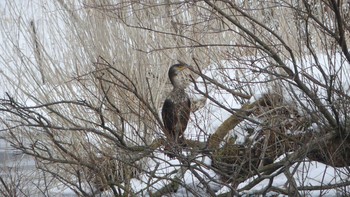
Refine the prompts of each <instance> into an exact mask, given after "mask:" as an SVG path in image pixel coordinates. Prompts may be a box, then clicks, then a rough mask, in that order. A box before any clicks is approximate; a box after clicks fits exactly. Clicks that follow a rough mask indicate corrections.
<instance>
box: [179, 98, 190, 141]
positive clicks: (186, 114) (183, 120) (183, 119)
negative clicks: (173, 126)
mask: <svg viewBox="0 0 350 197" xmlns="http://www.w3.org/2000/svg"><path fill="white" fill-rule="evenodd" d="M177 110H178V112H177V113H178V114H179V115H180V116H179V119H180V120H179V121H180V122H179V124H181V130H180V132H181V133H179V136H182V135H183V133H184V132H185V130H186V127H187V123H188V120H189V119H190V112H191V101H190V99H186V100H185V101H183V102H181V103H180V104H179V107H178V108H177Z"/></svg>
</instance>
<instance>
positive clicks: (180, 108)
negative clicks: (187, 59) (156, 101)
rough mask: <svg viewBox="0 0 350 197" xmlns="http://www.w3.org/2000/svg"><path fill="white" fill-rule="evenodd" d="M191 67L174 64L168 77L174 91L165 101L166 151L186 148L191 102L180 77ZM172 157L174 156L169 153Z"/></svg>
mask: <svg viewBox="0 0 350 197" xmlns="http://www.w3.org/2000/svg"><path fill="white" fill-rule="evenodd" d="M188 67H189V66H188V65H186V64H184V63H180V64H174V65H172V66H171V67H170V69H169V72H168V75H169V79H170V82H171V84H172V85H173V90H172V91H171V92H170V94H169V95H168V97H167V98H166V99H165V101H164V104H163V108H162V118H163V123H164V127H165V128H164V129H165V131H164V133H165V135H166V137H167V139H168V145H166V146H165V150H166V151H170V152H173V151H172V148H171V145H173V146H175V148H176V147H177V145H180V146H184V136H183V134H184V132H185V130H186V127H187V123H188V120H189V118H190V111H191V101H190V98H189V97H188V95H187V94H186V92H185V88H186V87H185V84H184V83H183V81H182V80H181V77H180V76H179V75H180V74H181V72H182V71H183V70H184V69H186V68H188ZM168 155H169V156H170V157H173V156H174V155H173V154H170V153H168Z"/></svg>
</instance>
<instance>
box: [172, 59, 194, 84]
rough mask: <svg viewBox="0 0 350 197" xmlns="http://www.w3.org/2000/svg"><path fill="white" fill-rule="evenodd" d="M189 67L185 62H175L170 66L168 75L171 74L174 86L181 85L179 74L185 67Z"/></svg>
mask: <svg viewBox="0 0 350 197" xmlns="http://www.w3.org/2000/svg"><path fill="white" fill-rule="evenodd" d="M188 68H189V65H187V64H185V63H179V64H174V65H172V66H171V67H170V69H169V72H168V75H169V79H170V81H171V84H173V86H174V87H177V86H179V85H181V84H180V81H179V79H178V78H177V76H178V75H180V74H181V73H182V72H183V71H184V70H185V69H188Z"/></svg>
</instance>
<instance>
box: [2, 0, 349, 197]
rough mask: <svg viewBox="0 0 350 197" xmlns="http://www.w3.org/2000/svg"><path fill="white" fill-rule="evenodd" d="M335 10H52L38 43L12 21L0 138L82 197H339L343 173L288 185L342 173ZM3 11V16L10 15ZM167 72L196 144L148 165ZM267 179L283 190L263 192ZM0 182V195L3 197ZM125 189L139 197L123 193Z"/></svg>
mask: <svg viewBox="0 0 350 197" xmlns="http://www.w3.org/2000/svg"><path fill="white" fill-rule="evenodd" d="M349 6H350V5H349V2H347V1H335V0H322V1H304V0H292V1H275V0H272V1H225V0H222V1H211V0H203V1H170V0H165V1H158V2H154V1H143V2H137V1H130V0H119V1H108V0H100V1H89V0H88V1H79V2H75V3H72V2H69V1H64V0H59V1H57V2H56V3H53V4H50V6H48V8H47V9H50V10H54V11H53V12H52V13H54V14H52V15H50V17H52V19H55V20H57V21H59V22H57V23H53V24H51V25H50V27H51V29H50V30H49V31H48V32H45V33H43V32H40V31H39V29H40V25H44V24H43V23H41V24H40V21H38V23H39V24H37V21H35V20H33V19H30V20H29V22H24V23H23V21H17V24H19V25H18V32H20V34H21V35H22V36H23V37H24V39H23V40H25V42H26V43H27V45H28V46H29V47H28V48H29V49H30V50H29V53H28V52H27V51H22V50H21V47H20V45H21V44H20V43H17V42H14V38H12V37H11V36H10V35H9V34H7V36H8V37H9V40H12V42H9V43H7V45H8V46H9V47H11V48H13V49H16V50H15V51H16V53H12V52H6V53H5V54H4V55H3V56H2V59H3V60H2V64H8V68H9V70H10V72H9V73H4V74H3V76H4V77H6V79H7V80H9V81H10V80H12V85H13V86H14V87H15V88H16V89H17V90H18V94H17V95H16V94H14V93H8V94H7V95H6V96H5V97H3V98H2V99H1V100H0V111H1V113H2V114H1V129H2V130H1V131H2V136H3V137H4V138H5V139H6V140H7V141H8V142H9V143H10V144H11V145H12V146H13V147H14V148H15V149H16V150H20V151H21V152H22V153H24V154H25V155H29V156H30V157H31V158H33V159H34V160H35V163H36V167H37V169H39V170H40V172H42V173H45V174H47V176H46V177H47V178H49V177H50V178H52V180H54V181H55V183H56V182H59V183H62V184H64V185H65V186H66V187H69V188H70V189H71V190H73V191H74V192H75V193H76V194H77V195H82V196H96V195H98V194H101V193H103V194H105V193H107V194H111V195H114V196H122V195H124V196H134V195H145V194H149V195H152V196H162V195H166V194H169V193H171V192H174V191H178V190H182V191H183V193H184V194H186V195H189V196H200V195H203V194H209V195H210V196H215V195H216V192H217V190H219V189H220V188H222V187H224V186H226V187H227V188H228V190H227V191H226V192H223V194H221V195H229V193H230V194H231V195H240V194H242V193H244V192H245V191H248V190H251V189H252V188H254V187H255V186H256V185H258V184H259V183H260V182H262V181H264V180H265V181H266V180H268V181H269V183H268V184H267V185H266V187H264V188H263V189H261V190H254V194H263V195H264V194H267V193H269V192H274V193H279V194H288V195H292V196H302V195H306V194H308V192H310V191H313V190H320V195H321V194H322V192H323V190H327V189H338V190H339V191H340V192H341V193H342V194H343V195H346V194H348V191H347V190H346V188H348V187H347V186H348V185H349V182H348V181H346V180H347V178H343V177H348V175H349V174H348V172H347V173H345V175H344V176H343V175H342V176H340V177H341V178H340V179H344V180H340V181H339V180H337V182H336V183H335V184H333V185H329V184H328V183H327V186H324V184H323V183H322V182H321V183H320V184H319V185H316V186H315V185H313V186H309V185H304V184H303V183H299V182H298V181H299V180H298V179H296V178H295V175H296V174H297V172H296V169H297V167H296V166H300V165H305V161H306V160H313V161H318V162H321V163H324V164H327V165H329V166H333V167H348V166H349V163H350V156H349V152H350V151H349V149H350V147H349V131H348V130H349V129H348V128H347V126H348V122H347V119H348V118H347V115H348V113H349V94H348V92H349V77H348V76H349V73H348V72H349V66H350V54H349V51H348V46H347V45H348V44H349V39H348V37H349V31H350V28H349V25H348V23H347V21H348V18H349ZM8 7H9V8H11V10H13V12H14V16H15V15H16V10H20V9H17V7H18V5H17V4H15V3H10V2H8ZM50 17H48V19H51V18H50ZM4 29H5V28H4ZM26 30H28V31H26ZM48 37H49V38H48ZM48 40H49V41H52V42H53V43H54V44H55V45H54V46H57V48H55V47H52V48H51V46H50V45H49V44H47V42H48ZM31 54H34V55H31ZM7 59H11V60H13V62H21V64H20V65H22V66H20V67H19V68H22V69H23V70H24V71H26V72H27V73H24V72H21V69H14V67H12V64H9V63H10V62H11V61H8V62H7ZM178 60H180V61H183V62H186V63H187V64H190V65H191V66H192V68H191V73H190V74H189V76H188V80H189V82H190V83H189V84H190V85H189V91H190V92H191V93H192V95H193V97H195V96H197V99H193V100H192V102H193V103H195V104H196V105H194V106H195V107H194V108H193V114H192V116H191V122H192V123H191V126H190V127H189V128H188V129H187V131H186V132H189V131H191V133H193V134H194V133H196V136H187V137H186V138H187V140H186V144H187V147H186V149H185V150H184V152H186V154H182V153H177V154H176V159H177V163H176V162H175V161H171V160H169V159H168V158H167V157H164V155H163V154H162V153H164V149H163V147H164V146H165V145H167V144H166V143H167V139H166V137H165V136H164V135H163V133H162V130H163V129H164V127H163V123H162V120H161V118H160V117H159V109H160V106H161V104H162V102H163V100H164V98H165V96H166V93H167V92H168V91H169V89H170V85H169V82H167V74H166V73H167V69H168V66H169V65H171V64H172V63H176V62H177V61H178ZM23 73H24V74H23ZM15 76H21V77H20V78H18V80H15V79H16V77H15ZM257 92H258V93H260V94H262V95H258V94H256V93H257ZM198 95H199V96H198ZM218 95H221V96H222V97H220V96H218ZM223 95H228V96H225V97H224V96H223ZM223 97H224V99H223ZM198 98H199V99H198ZM226 98H230V99H229V100H227V99H226ZM252 98H255V99H252ZM28 101H29V102H28ZM231 101H235V103H239V104H241V105H240V106H236V105H235V106H233V104H232V102H231ZM204 102H207V103H206V104H205V103H204ZM197 104H198V105H197ZM214 108H215V109H217V112H216V113H219V114H215V112H214V111H215V110H213V109H214ZM222 114H224V115H222ZM219 116H222V117H224V118H219ZM209 117H216V118H217V119H215V120H217V121H218V122H219V123H218V124H217V125H213V121H214V119H212V118H209ZM238 135H239V136H244V139H241V138H239V137H238ZM287 153H288V154H287ZM283 155H286V156H284V157H283ZM281 158H282V159H281ZM208 160H210V162H209V161H208ZM174 162H175V163H174ZM305 169H306V167H305ZM305 171H307V170H305ZM186 173H190V174H191V177H192V179H193V180H196V181H194V182H196V183H197V186H193V185H191V184H188V181H186V179H185V178H186ZM305 173H307V172H305ZM339 173H340V171H339ZM341 173H343V171H342V172H341ZM281 174H284V176H285V177H286V179H287V181H286V183H285V185H284V186H283V187H276V186H274V185H273V180H274V178H276V177H277V176H279V175H281ZM145 177H146V178H145ZM252 177H254V178H253V180H252V181H250V182H248V183H246V184H242V183H243V182H245V181H247V180H249V178H252ZM145 180H146V181H145ZM0 181H1V183H2V186H3V187H1V191H4V192H7V193H8V192H9V191H10V190H11V189H10V188H9V187H8V186H9V185H10V184H9V183H6V182H5V180H4V179H0ZM135 182H136V183H140V184H144V187H143V188H142V189H139V190H137V191H135V186H134V185H133V183H135ZM159 185H162V186H159ZM50 186H51V185H50ZM38 187H39V186H38ZM2 188H3V189H2ZM48 191H49V187H46V189H45V192H43V195H49V194H48V193H47V192H48Z"/></svg>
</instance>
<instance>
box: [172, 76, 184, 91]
mask: <svg viewBox="0 0 350 197" xmlns="http://www.w3.org/2000/svg"><path fill="white" fill-rule="evenodd" d="M171 84H173V87H174V90H176V89H182V90H184V89H185V88H186V87H185V85H184V84H183V83H182V82H181V81H180V80H179V79H178V78H176V77H174V78H172V79H171Z"/></svg>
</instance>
